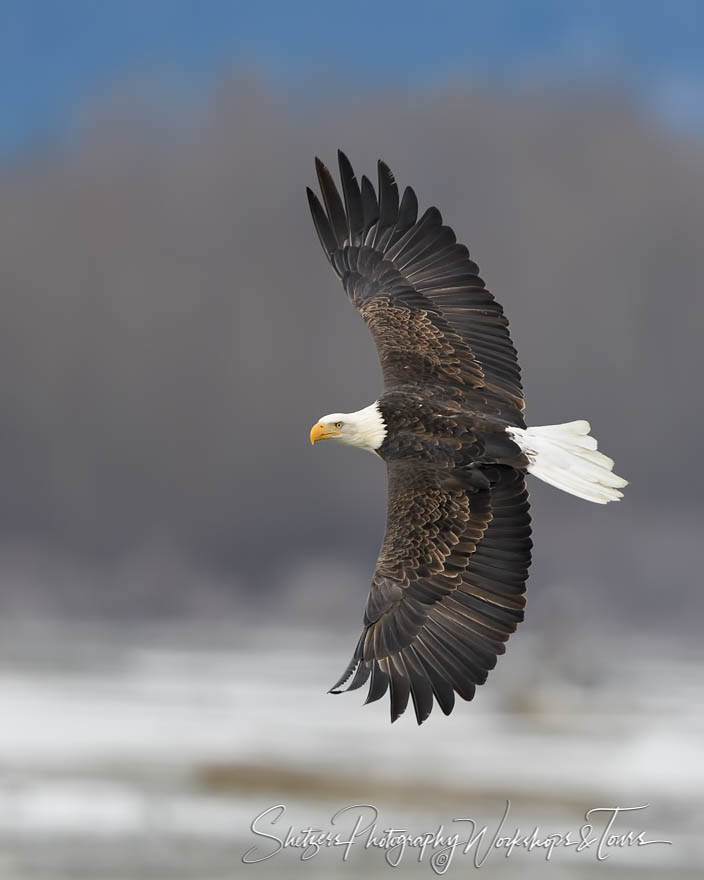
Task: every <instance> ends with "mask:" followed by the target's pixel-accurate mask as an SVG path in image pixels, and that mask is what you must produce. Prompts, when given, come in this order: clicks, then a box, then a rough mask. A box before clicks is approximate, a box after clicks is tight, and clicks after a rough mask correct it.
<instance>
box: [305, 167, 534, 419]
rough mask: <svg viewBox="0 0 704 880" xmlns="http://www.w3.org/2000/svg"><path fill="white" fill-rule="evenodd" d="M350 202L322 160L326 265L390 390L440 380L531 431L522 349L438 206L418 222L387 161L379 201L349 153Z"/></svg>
mask: <svg viewBox="0 0 704 880" xmlns="http://www.w3.org/2000/svg"><path fill="white" fill-rule="evenodd" d="M338 156H339V163H340V177H341V181H342V198H341V197H340V194H339V192H338V190H337V188H336V186H335V183H334V182H333V179H332V176H331V175H330V172H329V171H328V169H327V168H326V167H325V166H324V165H323V163H322V162H321V161H320V160H319V159H316V169H317V173H318V181H319V184H320V190H321V193H322V198H323V204H324V207H323V204H321V203H320V201H319V200H318V198H317V196H316V195H315V193H313V192H312V190H310V189H308V190H307V192H308V200H309V203H310V209H311V213H312V215H313V221H314V223H315V228H316V230H317V232H318V236H319V238H320V242H321V244H322V246H323V249H324V251H325V253H326V254H327V257H328V259H329V261H330V263H331V264H332V266H333V268H334V269H335V271H336V272H337V274H338V276H339V277H340V279H341V280H342V283H343V285H344V287H345V290H346V291H347V294H348V296H349V297H350V299H351V300H352V302H353V303H354V305H355V306H356V307H357V309H358V311H359V312H360V314H361V316H362V318H363V319H364V321H365V323H366V324H367V326H368V327H369V329H370V331H371V333H372V336H373V337H374V341H375V342H376V346H377V350H378V352H379V359H380V361H381V365H382V370H383V374H384V383H385V385H386V387H387V388H389V387H394V386H396V385H399V384H403V383H405V382H408V381H432V382H437V383H442V384H443V385H445V386H446V387H454V388H455V389H459V391H457V393H458V394H459V393H461V395H462V397H463V399H464V400H465V401H466V402H467V403H468V404H469V405H471V407H472V409H474V410H475V411H479V412H486V413H490V414H492V415H496V416H498V417H500V418H503V419H504V420H505V421H506V422H507V423H509V424H513V425H517V426H519V427H522V426H524V422H523V415H522V414H523V409H524V400H523V390H522V386H521V373H520V368H519V366H518V360H517V357H516V350H515V348H514V347H513V343H512V342H511V337H510V335H509V332H508V321H507V320H506V318H505V317H504V314H503V309H502V308H501V306H500V305H499V304H498V303H497V302H496V300H495V299H494V297H493V296H492V294H491V293H490V292H489V291H488V290H487V289H486V287H485V286H484V282H483V281H482V279H481V278H480V277H479V274H478V273H479V270H478V267H477V264H476V263H474V262H473V261H472V260H471V259H470V257H469V251H468V250H467V248H466V247H465V246H464V245H461V244H457V242H456V239H455V234H454V232H453V231H452V229H450V227H449V226H444V225H443V222H442V217H441V215H440V212H439V211H438V209H437V208H428V210H427V211H426V212H425V213H424V214H423V216H422V217H421V218H420V219H418V201H417V198H416V195H415V193H414V191H413V190H412V189H411V188H410V187H407V188H406V189H405V191H404V193H403V197H402V198H399V191H398V187H397V185H396V182H395V180H394V177H393V175H392V173H391V171H390V170H389V168H388V167H387V165H386V164H385V163H384V162H379V165H378V170H379V186H378V193H379V195H378V198H377V193H376V192H375V191H374V187H373V186H372V184H371V183H370V181H369V180H368V179H367V178H366V177H362V182H361V187H360V185H359V184H358V183H357V179H356V178H355V176H354V172H353V171H352V167H351V165H350V163H349V161H348V159H347V157H346V156H345V155H344V153H342V152H340V153H339V154H338Z"/></svg>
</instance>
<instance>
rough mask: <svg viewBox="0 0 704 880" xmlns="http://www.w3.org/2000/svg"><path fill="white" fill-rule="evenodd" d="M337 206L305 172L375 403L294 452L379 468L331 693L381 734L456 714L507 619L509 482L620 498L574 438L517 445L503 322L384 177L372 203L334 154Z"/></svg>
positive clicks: (447, 239)
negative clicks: (366, 568)
mask: <svg viewBox="0 0 704 880" xmlns="http://www.w3.org/2000/svg"><path fill="white" fill-rule="evenodd" d="M338 158H339V169H340V180H341V192H342V195H340V191H338V189H337V187H336V185H335V183H334V181H333V178H332V175H331V174H330V172H329V171H328V169H327V168H326V167H325V165H323V163H322V162H321V161H320V160H319V159H316V171H317V177H318V183H319V186H320V193H321V197H322V202H321V200H320V199H319V198H318V196H316V195H315V193H314V192H313V191H312V190H311V189H308V190H307V192H308V201H309V204H310V210H311V213H312V216H313V222H314V224H315V228H316V230H317V233H318V237H319V238H320V243H321V245H322V246H323V250H324V252H325V254H326V256H327V258H328V260H329V261H330V264H331V265H332V267H333V269H334V270H335V272H336V273H337V275H338V277H339V278H340V280H341V281H342V284H343V287H344V289H345V291H346V293H347V296H348V298H349V299H350V300H351V302H352V303H353V305H354V306H355V307H356V309H357V311H358V312H359V314H360V315H361V317H362V319H363V321H364V323H365V324H366V325H367V327H368V328H369V331H370V332H371V334H372V336H373V338H374V342H375V343H376V347H377V351H378V354H379V360H380V362H381V367H382V374H383V382H384V389H383V392H382V393H381V394H380V396H379V397H378V398H377V400H375V401H374V402H373V403H372V404H371V405H370V406H368V407H365V408H364V409H362V410H359V411H358V412H353V413H330V414H329V415H326V416H323V417H322V418H321V419H319V420H318V422H317V423H316V424H315V425H314V426H313V428H312V429H311V433H310V439H311V443H316V442H318V441H321V440H337V441H339V442H341V443H345V444H348V445H351V446H358V447H360V448H362V449H367V450H369V451H371V452H373V453H374V454H375V455H377V456H379V457H380V458H382V459H383V460H384V461H385V462H386V467H387V474H388V505H387V520H386V533H385V535H384V540H383V543H382V547H381V552H380V554H379V559H378V561H377V566H376V570H375V572H374V576H373V578H372V585H371V589H370V592H369V598H368V599H367V604H366V608H365V612H364V629H363V631H362V635H361V637H360V639H359V641H358V643H357V647H356V648H355V651H354V655H353V657H352V660H351V661H350V663H349V665H348V667H347V668H346V670H345V672H344V673H343V675H342V676H341V678H340V679H339V681H338V682H337V683H336V684H335V685H334V686H333V688H332V689H331V690H332V692H333V693H339V692H340V691H341V690H342V689H344V690H354V689H356V688H359V687H362V685H364V684H366V683H367V682H369V692H368V696H367V702H372V701H374V700H378V699H380V698H381V697H383V696H384V694H385V693H386V692H387V690H388V691H389V693H390V708H391V720H392V721H395V720H396V718H398V717H399V715H401V713H403V712H404V711H405V709H406V708H407V706H408V704H409V702H412V704H413V708H414V710H415V715H416V719H417V721H418V723H419V724H420V723H422V722H423V721H424V720H425V719H426V718H427V717H428V715H429V714H430V712H431V710H432V707H433V703H434V701H435V702H437V704H438V705H439V706H440V708H441V710H442V711H443V712H444V713H445V714H449V713H450V712H451V711H452V709H453V707H454V703H455V695H456V694H457V695H459V696H460V697H461V698H463V699H465V700H471V699H472V697H473V696H474V693H475V690H476V687H477V685H480V684H483V683H484V681H485V680H486V678H487V674H488V672H489V670H490V669H493V667H494V666H495V665H496V659H497V656H498V655H499V654H503V653H504V651H505V642H506V641H507V639H508V637H509V636H510V634H511V633H512V632H514V630H515V629H516V627H517V625H518V623H520V621H521V620H522V619H523V608H524V605H525V596H524V593H525V584H526V579H527V577H528V568H529V565H530V559H531V556H530V551H531V546H532V543H531V537H530V536H531V527H530V514H529V505H528V492H527V489H526V474H527V473H532V474H534V475H535V476H537V477H539V478H540V479H542V480H544V481H545V482H548V483H551V484H552V485H554V486H557V487H558V488H560V489H563V490H564V491H566V492H569V493H571V494H573V495H577V496H579V497H580V498H585V499H587V500H588V501H594V502H596V503H599V504H605V503H607V502H608V501H614V500H616V499H618V498H621V497H622V493H621V492H620V489H621V488H623V486H625V485H626V481H625V480H623V479H622V478H621V477H618V476H616V475H615V474H614V473H613V461H612V460H611V459H610V458H607V457H606V456H605V455H603V454H602V453H601V452H598V451H597V443H596V440H595V439H594V438H593V437H592V436H591V435H590V433H589V431H590V426H589V423H588V422H586V421H583V420H580V421H574V422H569V423H566V424H561V425H548V426H542V427H531V428H529V427H526V423H525V421H524V409H525V402H524V398H523V388H522V385H521V371H520V367H519V365H518V359H517V355H516V349H515V348H514V346H513V343H512V341H511V337H510V335H509V331H508V321H507V320H506V318H505V316H504V313H503V309H502V308H501V306H500V305H499V304H498V303H497V302H496V300H495V299H494V297H493V296H492V294H491V293H490V292H489V291H488V290H487V289H486V286H485V284H484V281H483V280H482V279H481V278H480V276H479V269H478V267H477V264H476V263H475V262H474V261H473V260H472V259H471V258H470V255H469V251H468V250H467V248H466V247H465V246H464V245H462V244H458V243H457V241H456V238H455V234H454V232H453V231H452V229H450V227H449V226H445V225H444V224H443V222H442V217H441V215H440V212H439V211H438V209H437V208H434V207H431V208H428V209H427V210H426V211H425V212H424V213H423V214H422V215H421V216H420V217H419V216H418V200H417V198H416V194H415V192H414V191H413V190H412V189H411V188H410V187H406V188H405V190H404V192H403V195H402V196H401V195H400V194H399V189H398V186H397V184H396V181H395V179H394V176H393V174H392V173H391V171H390V170H389V168H388V166H387V165H386V164H385V163H384V162H381V161H380V162H379V163H378V185H377V189H376V190H375V189H374V186H373V185H372V183H371V182H370V181H369V179H368V178H367V177H362V178H361V181H360V182H358V181H357V179H356V177H355V175H354V172H353V170H352V167H351V165H350V163H349V160H348V159H347V157H346V156H345V155H344V153H341V152H340V153H339V154H338Z"/></svg>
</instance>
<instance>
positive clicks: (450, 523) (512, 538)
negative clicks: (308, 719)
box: [332, 462, 531, 724]
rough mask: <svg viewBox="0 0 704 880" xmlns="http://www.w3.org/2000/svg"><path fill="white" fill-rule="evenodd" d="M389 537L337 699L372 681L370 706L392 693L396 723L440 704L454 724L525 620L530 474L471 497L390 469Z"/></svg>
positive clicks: (438, 476)
mask: <svg viewBox="0 0 704 880" xmlns="http://www.w3.org/2000/svg"><path fill="white" fill-rule="evenodd" d="M388 467H389V509H388V518H387V530H386V535H385V537H384V544H383V546H382V550H381V554H380V556H379V561H378V564H377V569H376V572H375V574H374V579H373V582H372V587H371V590H370V593H369V598H368V600H367V606H366V610H365V616H364V631H363V633H362V636H361V638H360V640H359V642H358V644H357V648H356V650H355V654H354V657H353V658H352V661H351V663H350V664H349V666H348V667H347V669H346V670H345V673H344V674H343V675H342V677H341V679H340V680H339V681H338V682H337V683H336V684H335V685H334V687H333V688H332V690H333V691H334V692H339V690H340V688H342V686H343V685H344V684H345V683H346V682H347V681H349V679H350V677H352V680H351V681H350V683H349V685H348V687H347V688H346V690H354V689H355V688H358V687H361V686H362V685H363V684H364V683H365V682H366V681H367V680H368V679H369V678H370V676H371V682H370V688H369V694H368V697H367V702H373V701H374V700H378V699H379V698H380V697H382V696H383V695H384V694H385V693H386V690H387V688H388V689H390V692H391V720H392V721H395V720H396V718H398V716H399V715H400V714H401V713H402V712H403V711H404V710H405V709H406V707H407V704H408V701H409V699H411V700H412V702H413V706H414V709H415V714H416V718H417V720H418V723H419V724H420V723H421V722H423V721H424V720H425V719H426V718H427V717H428V715H429V714H430V711H431V709H432V704H433V697H434V698H435V700H436V701H437V703H438V705H439V706H440V708H441V709H442V711H443V712H444V713H445V714H449V712H451V711H452V708H453V706H454V700H455V693H457V694H459V696H460V697H462V698H463V699H465V700H471V699H472V697H473V696H474V692H475V688H476V686H477V685H478V684H482V683H483V682H484V681H485V680H486V677H487V674H488V671H489V670H490V669H493V668H494V665H495V664H496V658H497V655H499V654H503V652H504V650H505V647H504V643H505V642H506V640H507V639H508V637H509V635H510V634H511V633H512V632H513V631H514V630H515V629H516V626H517V625H518V623H519V622H520V621H521V620H522V619H523V606H524V592H525V582H526V578H527V577H528V567H529V565H530V549H531V539H530V533H531V529H530V515H529V512H528V494H527V492H526V488H525V479H524V476H523V474H522V473H521V472H520V471H518V470H515V469H514V468H511V467H507V466H501V465H497V466H494V467H487V468H485V469H484V473H485V475H486V476H487V477H488V479H489V482H490V487H489V488H488V489H485V490H480V491H474V492H470V491H467V490H465V489H462V488H461V487H460V486H458V485H456V484H455V483H454V482H453V481H451V480H449V479H448V478H447V477H445V476H443V474H442V472H441V471H439V470H433V469H431V468H420V469H419V468H418V467H417V466H413V465H410V464H406V463H400V462H390V463H389V466H388Z"/></svg>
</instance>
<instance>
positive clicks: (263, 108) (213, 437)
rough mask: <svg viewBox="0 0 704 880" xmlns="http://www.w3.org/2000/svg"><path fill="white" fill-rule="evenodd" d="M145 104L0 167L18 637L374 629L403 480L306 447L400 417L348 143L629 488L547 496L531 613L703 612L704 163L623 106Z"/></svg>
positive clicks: (535, 101)
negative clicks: (444, 240) (375, 410)
mask: <svg viewBox="0 0 704 880" xmlns="http://www.w3.org/2000/svg"><path fill="white" fill-rule="evenodd" d="M137 93H138V90H137V89H135V90H133V92H130V94H129V95H128V96H127V97H126V98H124V99H122V100H120V101H112V102H110V103H109V104H108V105H107V106H105V107H102V108H100V109H95V111H94V112H93V113H92V114H89V115H88V118H86V119H85V120H84V123H83V125H82V126H81V128H80V130H79V133H78V134H77V135H76V137H75V139H74V141H73V142H72V145H71V146H70V147H68V148H66V149H65V150H64V151H62V152H61V153H47V154H46V155H41V156H35V157H33V158H30V159H27V160H25V161H24V162H14V163H13V164H8V165H6V166H5V167H4V168H2V169H1V170H0V198H1V203H2V210H1V211H0V224H1V227H0V273H1V277H2V296H1V297H0V403H1V407H2V421H1V422H0V486H1V487H2V493H1V495H0V526H1V531H0V576H1V577H2V578H3V584H4V587H3V603H4V604H3V607H2V609H0V610H2V611H4V612H5V613H10V612H13V611H15V610H20V611H23V612H24V611H30V612H32V613H43V612H45V611H46V612H51V613H62V612H66V613H71V614H73V615H79V616H80V615H87V616H91V615H99V616H100V615H105V616H121V615H128V616H129V615H133V614H155V613H159V614H164V613H177V614H184V613H188V614H191V613H202V612H204V611H205V612H207V611H208V610H209V609H210V610H212V609H215V610H218V609H221V608H224V609H227V610H237V609H239V608H241V607H243V603H244V602H245V600H246V601H247V602H249V599H251V600H252V601H253V602H257V603H258V604H259V605H260V607H265V608H267V609H269V614H270V615H272V616H273V617H274V618H276V617H277V616H278V617H280V616H282V615H284V614H285V613H287V609H289V610H290V607H291V603H292V602H293V603H294V604H296V603H297V604H296V607H297V609H298V610H299V611H300V609H301V608H302V609H303V611H304V613H306V609H307V608H310V613H311V614H312V616H313V618H314V619H315V618H316V615H317V616H319V615H321V614H324V613H328V611H330V612H332V611H334V610H336V609H337V608H339V607H341V603H342V604H344V605H345V607H347V605H349V607H354V608H358V609H359V613H361V603H362V597H363V595H364V593H365V592H366V585H367V583H368V577H369V575H370V572H371V568H372V566H373V562H374V559H375V556H376V552H377V549H378V544H379V542H380V540H381V530H382V524H383V515H384V498H385V487H384V470H383V466H382V465H381V464H380V463H379V462H377V461H375V460H374V459H372V458H371V457H370V456H365V455H363V454H362V453H359V452H357V451H356V450H349V449H342V448H339V447H335V446H332V447H331V446H327V447H325V446H324V447H323V448H316V449H314V450H312V449H311V447H310V445H309V443H308V429H309V427H310V425H311V424H312V423H313V421H314V420H315V419H316V418H317V417H318V416H320V415H321V414H323V413H325V412H329V411H331V410H343V411H344V410H349V409H358V408H359V407H361V406H363V405H366V404H367V403H369V402H370V401H371V400H373V399H374V397H375V396H376V395H377V393H378V390H379V369H378V365H377V361H376V355H375V351H374V348H373V344H372V342H371V339H370V338H368V335H367V332H366V330H365V328H364V326H363V325H362V323H361V322H360V320H359V319H358V318H357V316H356V315H355V313H354V311H353V309H352V308H351V307H350V306H349V305H348V304H347V302H346V300H345V296H344V293H343V291H342V289H341V287H340V286H339V284H338V282H337V280H336V278H335V277H334V275H333V273H332V272H331V270H330V269H329V267H328V265H327V263H326V261H325V259H324V257H323V254H322V251H321V250H320V246H319V244H318V241H317V238H316V236H315V233H314V230H313V228H312V224H311V222H310V219H309V216H308V209H307V205H306V201H305V195H304V187H305V186H306V185H307V184H311V183H312V182H313V180H314V174H313V156H314V155H315V154H318V155H320V156H321V157H322V158H323V159H324V160H326V161H328V162H329V163H332V162H334V160H335V150H336V148H337V147H338V146H340V147H342V148H344V149H345V151H346V152H347V153H348V155H349V156H350V158H351V160H352V163H353V165H354V166H355V169H356V170H357V172H358V173H360V174H361V173H362V172H366V173H367V174H373V173H374V172H375V161H376V159H377V157H383V158H384V159H385V160H386V161H387V162H388V163H389V164H390V165H391V167H392V169H393V170H394V172H395V173H396V175H397V177H398V179H399V182H400V183H401V185H405V184H407V183H410V184H412V185H413V186H414V187H415V189H416V191H417V193H418V196H419V200H420V203H421V207H422V208H423V207H427V206H428V205H430V204H437V205H438V206H439V207H440V209H441V210H442V212H443V215H444V217H445V219H446V222H449V223H451V224H452V225H453V227H454V228H455V231H456V232H457V235H458V238H459V240H461V241H464V242H465V243H467V244H468V245H469V247H470V250H471V251H472V254H473V256H474V257H475V259H476V260H477V261H478V262H479V265H480V268H481V270H482V274H483V276H484V278H485V279H486V281H487V283H488V286H489V288H490V289H491V290H492V291H493V292H494V293H495V294H496V296H497V298H498V299H499V300H500V301H501V303H502V304H503V305H504V307H505V309H506V312H507V315H508V317H509V319H510V321H511V328H512V332H513V336H514V340H515V342H516V345H517V347H518V350H519V355H520V358H521V363H522V366H523V371H524V381H525V387H526V393H527V400H528V413H527V414H528V420H529V423H533V424H543V423H550V422H557V421H566V420H569V419H573V418H579V417H585V418H588V419H590V421H591V422H592V427H593V431H594V433H595V435H596V436H597V438H598V439H599V440H600V442H601V447H602V448H603V449H604V450H605V451H606V452H607V453H608V454H609V455H611V456H612V457H614V458H615V459H616V462H617V468H616V469H617V472H618V473H620V474H623V475H624V476H625V477H627V478H628V479H630V480H631V486H629V488H628V490H627V494H626V498H625V500H624V501H623V502H622V503H620V504H618V505H609V506H608V508H601V507H596V506H590V505H588V504H586V502H580V501H579V500H577V499H574V498H570V497H566V496H561V495H560V493H558V492H557V491H556V490H552V489H550V488H548V487H542V486H541V487H539V488H537V489H536V491H535V492H534V495H533V498H534V504H535V507H534V518H535V530H536V554H535V566H534V570H533V573H532V577H531V580H530V582H529V590H533V591H534V595H535V597H536V598H535V599H534V600H533V601H534V603H535V605H534V608H535V609H536V613H538V614H540V613H542V614H544V615H549V614H551V613H556V614H558V615H562V614H565V613H568V614H571V613H572V611H573V608H574V603H576V606H577V607H578V608H579V609H580V610H581V612H583V613H584V614H589V609H590V607H591V604H592V600H593V599H595V598H596V597H597V596H598V597H600V600H602V601H603V602H604V607H605V608H607V609H609V612H610V613H611V614H613V617H614V618H615V619H619V620H623V621H627V620H628V621H633V622H635V623H637V624H639V623H641V622H643V621H651V620H652V621H655V622H656V625H666V624H671V625H677V626H679V625H681V624H686V623H687V622H688V621H691V620H692V618H693V617H694V616H696V615H698V614H700V613H701V612H702V611H703V610H704V601H703V600H702V599H701V598H700V589H699V586H700V584H699V578H698V577H697V576H696V571H697V567H698V564H699V563H698V558H699V552H698V551H699V543H700V540H701V530H702V524H703V518H702V516H701V504H700V498H701V493H702V491H703V490H704V477H703V475H702V474H703V471H702V469H701V467H700V466H699V458H700V453H701V448H702V440H701V438H702V428H703V427H704V425H703V419H702V412H701V407H702V402H701V396H702V395H701V390H700V381H699V380H700V377H701V370H702V365H703V358H702V348H701V336H702V330H703V329H704V298H703V297H702V278H703V274H704V273H703V272H702V258H701V253H702V244H701V240H700V239H701V236H702V232H703V230H704V153H703V151H702V144H701V143H699V142H687V141H685V140H682V139H679V138H678V137H676V136H675V135H674V134H672V133H669V132H667V131H666V130H664V129H660V128H656V127H655V126H654V123H652V122H651V121H650V120H648V119H645V118H641V117H639V116H638V114H637V113H636V112H635V111H634V110H633V109H632V107H631V105H630V104H629V102H628V101H627V100H626V99H625V98H623V99H622V98H620V97H612V96H610V95H608V94H607V93H606V92H605V93H603V94H598V93H596V94H595V93H589V94H586V93H574V94H572V93H553V94H550V95H540V94H525V95H523V96H516V95H508V94H504V93H478V92H474V91H471V90H468V89H465V88H460V87H457V88H450V87H448V88H447V89H446V90H445V91H444V92H442V93H435V92H431V91H428V92H427V93H426V94H423V95H421V96H413V97H412V96H410V95H408V94H406V93H405V92H404V91H403V90H398V91H393V90H389V91H384V89H383V88H381V89H379V90H377V92H375V93H373V94H372V93H370V92H362V91H355V90H353V89H352V88H350V87H347V88H346V89H343V90H342V94H341V95H340V97H339V98H337V99H335V100H332V99H325V98H313V97H311V98H310V99H305V98H300V97H299V98H297V99H296V101H295V102H294V103H291V102H290V101H289V100H288V98H287V95H286V94H285V93H284V92H283V91H282V92H277V91H276V90H274V89H272V88H271V87H270V86H269V85H268V84H267V83H266V82H265V81H263V80H261V81H259V80H257V79H256V78H252V77H242V78H234V79H233V80H232V81H230V82H229V84H228V85H226V86H222V87H221V88H220V90H219V91H218V92H217V94H214V95H213V96H212V99H211V102H210V103H209V105H208V106H207V107H206V108H201V110H200V112H199V113H198V114H197V116H196V115H195V114H191V115H190V116H188V115H187V114H185V113H184V116H185V117H186V118H184V119H177V120H174V119H171V120H167V121H165V120H164V119H163V118H161V114H160V112H159V109H158V108H157V107H156V106H153V105H152V103H151V100H152V99H150V98H149V97H142V98H139V99H138V98H136V97H135V95H136V94H137ZM155 119H156V120H157V121H155ZM695 566H697V567H695ZM567 580H569V583H570V595H566V592H567V591H566V590H563V588H562V585H563V584H564V583H565V582H566V581H567ZM289 587H290V589H289ZM573 588H574V589H573ZM572 592H574V593H575V596H572ZM292 594H293V595H295V596H297V597H298V600H293V599H292V598H291V595H292ZM318 598H319V599H320V602H321V604H320V605H316V604H315V602H314V601H313V600H314V599H318ZM306 601H308V602H309V604H308V605H307V604H306ZM541 609H542V610H541ZM555 609H558V610H557V611H555Z"/></svg>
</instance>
